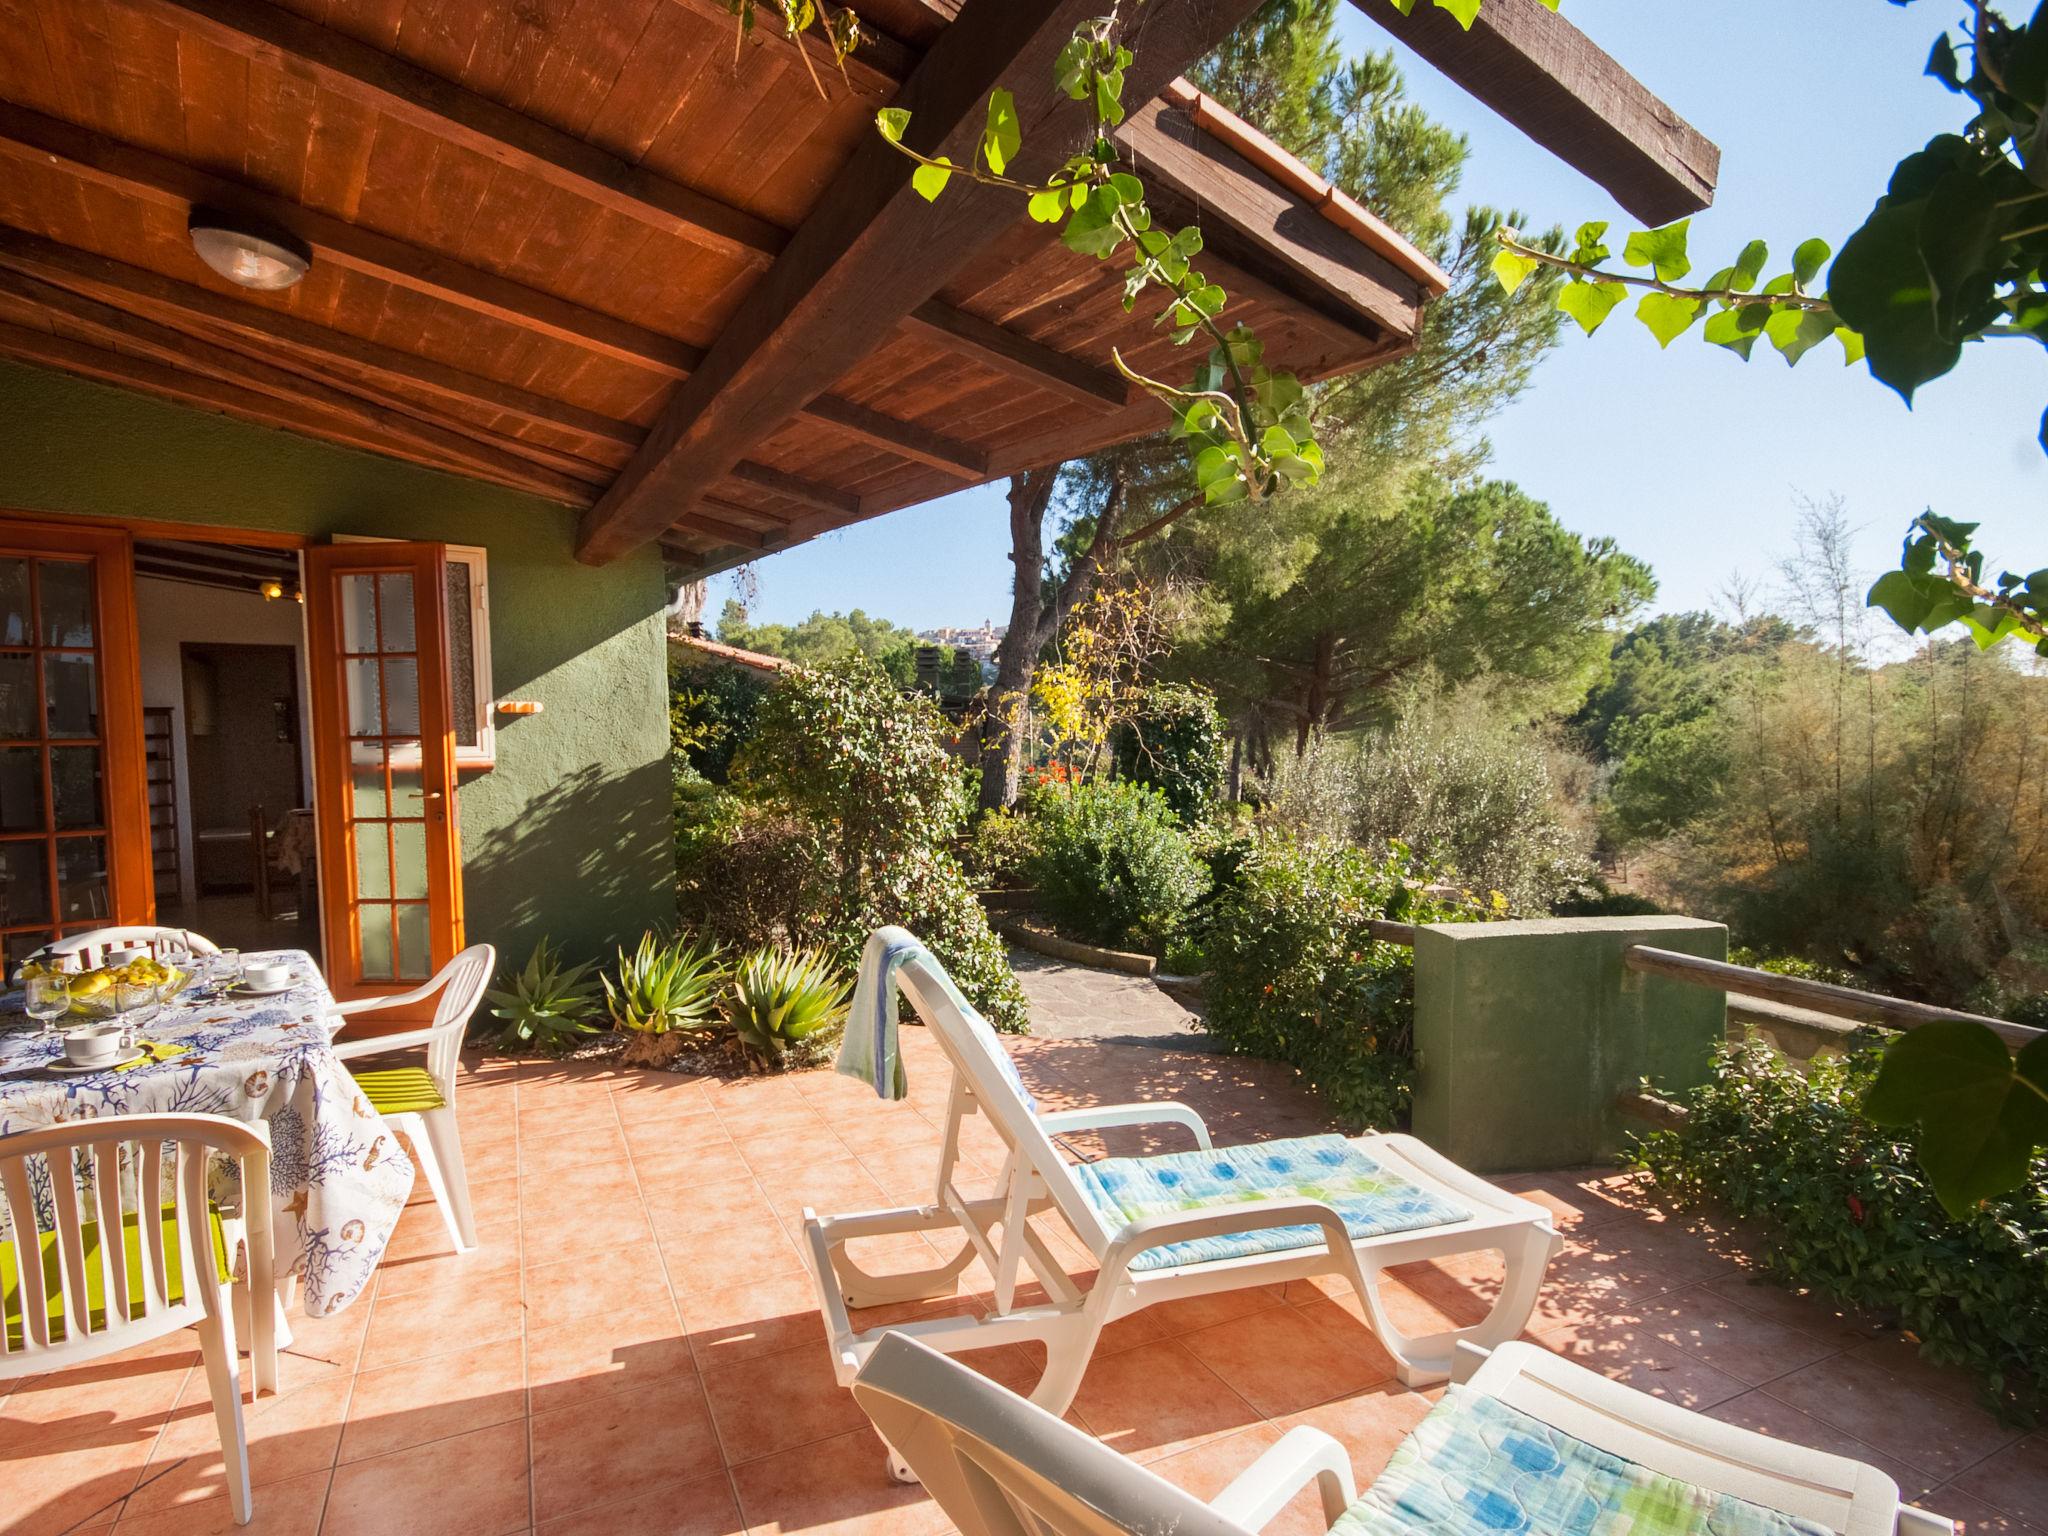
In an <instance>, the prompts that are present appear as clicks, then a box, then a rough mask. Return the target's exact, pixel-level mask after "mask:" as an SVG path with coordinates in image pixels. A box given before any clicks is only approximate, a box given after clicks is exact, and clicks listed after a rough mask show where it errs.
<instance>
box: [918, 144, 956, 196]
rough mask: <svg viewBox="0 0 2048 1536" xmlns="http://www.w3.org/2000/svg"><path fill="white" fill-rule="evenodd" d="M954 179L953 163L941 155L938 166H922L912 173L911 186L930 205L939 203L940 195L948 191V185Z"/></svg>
mask: <svg viewBox="0 0 2048 1536" xmlns="http://www.w3.org/2000/svg"><path fill="white" fill-rule="evenodd" d="M952 179H953V162H952V161H950V160H948V159H947V158H946V157H945V156H944V155H941V156H940V157H939V159H938V161H937V163H936V164H932V165H920V166H919V167H918V168H917V169H916V170H914V171H912V172H911V173H910V184H911V186H913V187H915V188H916V189H917V195H918V196H919V197H921V198H923V199H924V200H925V201H926V202H928V203H934V202H937V201H938V198H939V194H940V193H941V192H943V191H945V190H946V183H947V182H949V181H951V180H952Z"/></svg>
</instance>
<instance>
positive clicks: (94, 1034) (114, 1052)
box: [64, 1024, 126, 1067]
mask: <svg viewBox="0 0 2048 1536" xmlns="http://www.w3.org/2000/svg"><path fill="white" fill-rule="evenodd" d="M124 1033H126V1030H125V1029H124V1028H123V1026H121V1025H119V1024H88V1025H86V1026H85V1027H84V1028H82V1029H73V1030H67V1031H66V1032H65V1034H64V1057H65V1060H67V1061H69V1062H70V1063H71V1064H72V1065H73V1066H74V1067H103V1066H107V1065H109V1064H110V1063H112V1062H113V1061H114V1060H116V1059H117V1058H118V1057H119V1056H120V1054H121V1036H122V1035H123V1034H124Z"/></svg>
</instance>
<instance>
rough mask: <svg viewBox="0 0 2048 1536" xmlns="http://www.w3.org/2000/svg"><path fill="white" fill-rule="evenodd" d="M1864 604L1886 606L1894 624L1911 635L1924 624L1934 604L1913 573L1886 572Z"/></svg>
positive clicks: (1865, 598) (1874, 606) (1872, 588)
mask: <svg viewBox="0 0 2048 1536" xmlns="http://www.w3.org/2000/svg"><path fill="white" fill-rule="evenodd" d="M1863 606H1864V607H1866V608H1882V609H1883V610H1884V611H1885V612H1886V613H1887V614H1889V615H1890V616H1891V621H1892V622H1893V623H1894V624H1896V625H1898V626H1899V628H1901V629H1903V630H1904V631H1905V632H1906V633H1907V634H1909V635H1910V634H1912V633H1913V631H1914V630H1916V629H1918V628H1919V627H1920V621H1921V619H1923V618H1924V617H1926V615H1927V610H1928V608H1929V606H1930V604H1929V602H1928V599H1927V597H1926V595H1925V594H1924V593H1923V592H1922V591H1921V590H1920V583H1919V582H1917V581H1915V580H1914V579H1913V576H1912V574H1911V573H1910V572H1907V571H1886V572H1885V573H1884V574H1883V575H1882V576H1880V577H1878V578H1877V580H1876V582H1875V583H1873V584H1872V586H1871V588H1870V590H1869V592H1867V593H1865V594H1864V598H1863Z"/></svg>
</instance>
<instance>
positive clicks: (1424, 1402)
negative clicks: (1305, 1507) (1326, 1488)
mask: <svg viewBox="0 0 2048 1536" xmlns="http://www.w3.org/2000/svg"><path fill="white" fill-rule="evenodd" d="M1434 1406H1435V1400H1434V1398H1433V1397H1429V1396H1425V1395H1424V1394H1422V1393H1420V1392H1411V1391H1410V1390H1408V1388H1406V1387H1404V1386H1402V1385H1401V1384H1400V1383H1399V1382H1398V1381H1383V1382H1381V1383H1380V1384H1379V1385H1378V1386H1376V1387H1370V1388H1368V1389H1366V1390H1365V1391H1363V1392H1354V1393H1352V1394H1351V1395H1350V1396H1348V1397H1340V1398H1337V1399H1335V1400H1334V1401H1331V1402H1327V1403H1318V1404H1317V1405H1316V1406H1315V1407H1313V1408H1309V1409H1305V1410H1304V1411H1302V1412H1301V1413H1296V1414H1290V1415H1288V1416H1287V1417H1286V1418H1284V1419H1282V1420H1281V1421H1280V1427H1281V1428H1282V1429H1292V1428H1294V1426H1295V1425H1297V1424H1309V1425H1313V1426H1314V1427H1315V1428H1317V1429H1320V1430H1321V1431H1322V1432H1323V1433H1324V1434H1326V1435H1333V1436H1335V1437H1336V1438H1337V1439H1338V1440H1340V1441H1342V1442H1343V1444H1344V1449H1345V1450H1347V1451H1349V1452H1350V1453H1351V1470H1352V1472H1353V1473H1354V1474H1355V1475H1356V1476H1357V1478H1358V1486H1359V1487H1360V1488H1361V1489H1364V1488H1367V1487H1369V1486H1370V1485H1371V1483H1372V1481H1373V1479H1374V1478H1376V1477H1378V1476H1379V1475H1380V1473H1381V1472H1382V1471H1383V1470H1385V1468H1386V1465H1387V1460H1388V1458H1389V1457H1391V1456H1392V1455H1393V1454H1394V1452H1395V1450H1396V1449H1397V1448H1398V1447H1399V1446H1400V1444H1401V1442H1402V1441H1403V1440H1405V1439H1407V1438H1408V1432H1409V1431H1410V1430H1412V1429H1413V1428H1414V1427H1415V1426H1416V1425H1417V1424H1419V1423H1421V1422H1422V1416H1423V1415H1424V1414H1426V1413H1428V1412H1429V1410H1430V1409H1431V1408H1432V1407H1434Z"/></svg>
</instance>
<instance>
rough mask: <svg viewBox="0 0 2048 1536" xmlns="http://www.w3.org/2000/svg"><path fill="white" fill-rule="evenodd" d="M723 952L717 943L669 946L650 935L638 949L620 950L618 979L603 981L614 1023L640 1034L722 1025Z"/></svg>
mask: <svg viewBox="0 0 2048 1536" xmlns="http://www.w3.org/2000/svg"><path fill="white" fill-rule="evenodd" d="M724 959H725V952H724V951H723V950H722V949H720V948H719V947H718V946H717V945H715V944H702V943H691V942H689V941H687V940H685V939H683V938H681V937H677V938H673V939H669V940H666V941H663V940H660V939H657V938H655V936H654V935H653V934H651V933H650V934H646V935H644V936H643V937H642V938H641V940H640V947H639V948H638V949H636V950H634V951H633V953H632V954H630V955H629V954H627V953H626V952H625V951H624V950H623V949H622V950H620V951H619V978H618V981H617V983H616V984H614V983H613V981H612V978H611V977H609V976H607V977H605V979H604V995H605V1001H606V1002H607V1003H608V1004H609V1005H610V1008H611V1014H612V1023H613V1024H614V1025H616V1026H617V1027H618V1028H620V1029H629V1030H632V1031H634V1032H635V1033H638V1034H646V1035H667V1034H684V1033H691V1032H696V1031H701V1030H705V1029H708V1028H710V1027H711V1026H712V1025H713V1024H715V1023H716V1022H717V1020H718V992H719V988H721V987H722V986H724V985H725V979H726V972H725V966H724V964H723V963H722V962H723V961H724Z"/></svg>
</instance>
